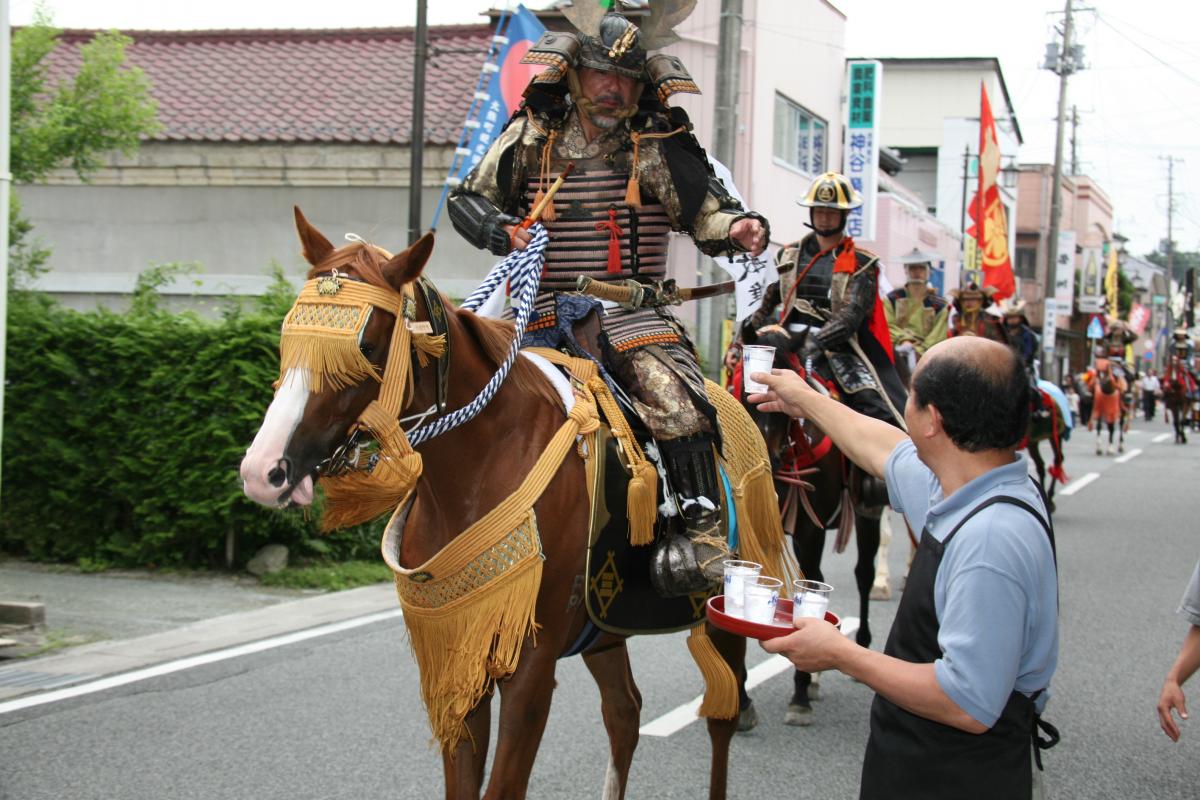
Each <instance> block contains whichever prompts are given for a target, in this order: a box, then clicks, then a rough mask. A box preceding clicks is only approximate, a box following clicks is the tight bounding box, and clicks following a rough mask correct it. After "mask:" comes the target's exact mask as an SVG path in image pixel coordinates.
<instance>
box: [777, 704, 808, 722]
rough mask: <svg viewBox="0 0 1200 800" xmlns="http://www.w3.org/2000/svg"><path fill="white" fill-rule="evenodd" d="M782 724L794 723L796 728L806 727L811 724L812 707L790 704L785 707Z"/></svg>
mask: <svg viewBox="0 0 1200 800" xmlns="http://www.w3.org/2000/svg"><path fill="white" fill-rule="evenodd" d="M783 724H784V725H794V726H796V727H798V728H807V727H808V726H809V725H812V724H813V720H812V707H811V706H798V705H794V704H793V705H790V706H788V708H787V713H786V714H784V715H783Z"/></svg>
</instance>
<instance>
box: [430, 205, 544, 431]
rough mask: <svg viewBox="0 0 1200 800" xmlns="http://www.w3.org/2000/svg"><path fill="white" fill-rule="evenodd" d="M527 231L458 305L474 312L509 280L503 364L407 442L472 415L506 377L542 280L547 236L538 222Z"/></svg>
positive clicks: (490, 397) (461, 421)
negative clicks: (510, 310)
mask: <svg viewBox="0 0 1200 800" xmlns="http://www.w3.org/2000/svg"><path fill="white" fill-rule="evenodd" d="M529 232H530V233H531V234H532V235H533V240H532V241H531V242H530V243H529V244H528V246H526V248H525V249H524V250H514V251H513V252H511V253H509V254H508V257H507V258H505V259H504V260H503V261H501V262H500V263H499V264H497V265H496V266H494V267H492V271H491V272H489V273H488V275H487V277H486V278H484V279H483V283H481V284H480V285H479V288H477V289H476V290H475V291H473V292H471V296H470V297H468V298H467V299H466V301H465V302H464V303H463V304H462V308H465V309H467V310H468V311H475V310H476V309H477V308H479V306H480V305H481V304H482V303H483V302H484V301H485V300H487V298H488V297H490V296H491V294H492V292H493V291H494V290H495V289H496V287H497V286H499V285H500V283H501V282H502V281H504V280H508V281H509V288H510V291H511V294H512V297H513V299H514V300H515V301H516V316H517V318H516V332H515V334H514V336H513V340H512V344H510V345H509V347H508V354H507V355H505V357H504V363H503V364H501V365H500V369H498V370H496V374H495V375H493V376H492V378H491V380H489V381H488V382H487V384H486V385H485V386H484V387H483V389H481V390H480V392H479V394H478V395H477V396H476V397H475V399H474V400H472V401H471V402H470V403H468V404H467V405H465V406H463V407H462V408H460V409H457V410H455V411H453V412H451V413H449V414H447V415H446V416H444V417H442V418H441V419H438V420H435V421H434V422H432V423H430V424H429V425H421V426H419V427H417V428H415V429H413V430H411V431H409V432H408V441H409V443H410V444H411V445H412V446H413V447H416V446H417V445H419V444H421V442H424V441H428V440H429V439H432V438H433V437H434V436H440V435H441V434H443V433H445V432H446V431H448V430H451V429H453V428H457V427H458V426H459V425H462V424H463V423H464V422H467V421H469V420H471V419H472V418H474V417H475V415H476V414H478V413H479V412H480V411H482V410H483V409H484V407H485V406H486V405H487V404H488V403H490V402H491V401H492V398H493V397H495V395H496V392H498V391H499V390H500V385H501V384H502V383H504V379H505V378H507V377H508V373H509V370H511V369H512V365H513V364H514V363H516V360H517V353H518V352H519V351H520V349H521V341H522V340H523V339H524V338H525V327H526V326H527V325H528V324H529V317H530V315H531V314H532V313H533V303H534V299H535V298H536V297H537V290H538V284H539V283H541V280H542V264H543V262H544V260H545V259H544V258H543V256H542V254H543V252H544V251H545V249H546V242H547V241H548V240H549V238H550V237H549V234H547V233H546V229H545V227H543V226H542V224H541V223H537V224H535V225H533V226H532V227H531V228H530V229H529Z"/></svg>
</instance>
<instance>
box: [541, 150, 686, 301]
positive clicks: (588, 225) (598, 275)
mask: <svg viewBox="0 0 1200 800" xmlns="http://www.w3.org/2000/svg"><path fill="white" fill-rule="evenodd" d="M623 155H624V154H616V156H617V157H618V158H619V157H620V156H623ZM615 160H616V159H614V161H615ZM556 161H557V159H556ZM551 174H552V175H557V174H558V171H557V170H555V171H553V172H552V173H551ZM628 180H629V173H628V171H627V170H620V169H615V168H614V167H612V166H610V165H609V164H608V163H607V161H606V159H604V158H603V157H601V158H591V159H587V160H585V161H584V162H582V163H579V162H577V163H576V166H575V171H573V172H572V173H571V175H570V176H568V178H567V180H566V181H565V182H564V183H563V185H562V188H561V189H559V190H558V193H557V194H556V195H555V196H554V208H555V214H556V215H557V219H556V220H555V221H554V222H546V223H545V224H546V230H547V232H548V233H549V235H550V242H549V244H548V245H547V247H546V273H545V277H543V278H542V283H541V291H542V292H548V291H574V290H575V286H576V280H577V279H578V276H580V275H587V276H588V277H590V278H593V279H595V280H598V281H617V280H625V279H628V278H635V277H636V278H637V279H638V280H641V281H643V282H650V281H655V280H661V279H662V278H663V277H665V275H666V265H667V245H668V234H669V233H670V231H671V225H670V220H669V219H668V217H667V213H666V210H665V209H664V208H663V206H662V204H661V203H659V202H658V201H657V200H655V199H654V198H651V197H648V196H647V195H646V192H645V191H643V192H642V207H641V208H636V209H635V208H630V207H629V206H627V205H625V189H626V185H627V183H628ZM537 189H538V181H537V180H536V178H535V179H533V180H530V181H529V182H528V183H527V184H526V187H525V191H526V202H527V203H528V204H529V206H530V207H532V205H533V198H534V195H535V194H536V192H537ZM610 211H612V212H614V213H613V214H612V215H611V216H610V213H609V212H610ZM610 222H611V223H615V224H616V231H615V233H616V237H617V247H618V252H619V254H620V271H619V272H609V271H608V253H609V242H610V239H611V238H612V236H613V233H614V231H613V229H612V227H611V225H610Z"/></svg>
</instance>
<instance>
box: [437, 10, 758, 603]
mask: <svg viewBox="0 0 1200 800" xmlns="http://www.w3.org/2000/svg"><path fill="white" fill-rule="evenodd" d="M682 5H686V3H684V4H682ZM673 9H674V10H673ZM681 10H682V6H680V4H678V3H675V4H674V5H673V4H672V3H670V2H666V3H657V4H654V5H652V7H651V9H650V14H649V16H648V17H647V18H646V21H645V23H644V24H643V25H642V27H641V29H640V30H639V28H638V27H635V26H634V25H633V24H632V23H630V21H629V20H627V19H626V18H625V17H623V16H621V15H620V14H618V13H616V12H608V13H605V11H604V9H603V8H602V7H601V6H600V4H597V3H575V4H573V5H571V6H568V7H565V8H564V9H563V13H564V14H565V15H566V16H567V18H568V19H569V20H570V21H571V23H572V24H573V25H574V26H575V27H576V28H578V29H579V31H580V33H579V34H575V33H569V32H562V31H552V32H547V33H546V34H544V35H543V36H542V38H541V39H540V40H539V41H538V42H537V44H535V45H534V46H533V48H531V49H530V51H529V53H528V54H527V55H526V56H525V58H524V59H523V61H524V62H526V63H537V64H544V65H546V67H547V68H546V69H545V70H543V71H542V72H541V73H539V74H538V75H537V76H536V77H535V78H534V79H533V81H532V82H531V83H530V85H529V87H528V88H526V90H525V93H524V101H523V102H522V104H521V107H520V108H519V109H518V110H517V111H516V113H514V114H513V117H512V119H510V120H509V122H508V125H507V126H506V128H505V129H504V131H503V132H502V133H501V134H500V135H499V137H498V138H497V139H496V141H495V142H494V143H493V145H492V147H491V148H490V149H489V150H488V152H487V154H486V155H485V156H484V158H483V160H482V161H480V163H479V164H478V165H477V166H476V167H475V169H474V170H472V172H471V173H470V174H469V175H468V176H467V178H466V180H465V181H464V182H463V183H462V185H461V186H460V187H458V188H457V189H455V191H454V192H453V193H452V194H451V196H450V200H449V214H450V219H451V221H452V222H453V224H454V227H455V229H456V230H457V231H458V232H459V233H460V234H462V235H463V237H465V238H466V239H467V240H468V241H469V242H471V243H472V244H474V245H475V246H476V247H480V248H487V249H488V250H490V251H491V252H493V253H495V254H497V255H505V254H507V253H509V252H510V251H511V250H512V249H513V248H517V249H522V248H524V247H525V246H526V244H527V243H528V241H529V239H530V237H529V234H528V231H526V230H524V229H523V228H521V227H520V226H518V225H517V223H518V221H519V219H520V218H521V217H523V216H525V215H527V214H528V213H529V211H530V209H531V208H532V207H533V206H534V205H535V204H536V203H537V202H538V201H539V200H541V198H542V197H543V196H544V194H543V193H544V192H545V190H546V189H547V188H548V186H549V184H550V182H552V181H553V180H554V179H555V178H556V177H557V176H559V175H560V174H561V173H562V172H563V171H564V169H565V167H566V166H567V164H568V163H573V164H574V168H573V170H572V171H571V173H570V175H569V176H568V177H567V178H566V179H565V181H564V183H563V184H562V187H561V189H559V191H558V194H557V195H555V197H554V199H553V203H552V205H550V206H548V207H547V209H546V213H545V214H544V215H543V217H542V220H543V222H544V223H545V225H546V229H547V231H548V233H549V244H548V245H547V247H546V251H545V273H544V274H543V277H542V281H541V285H540V288H539V295H538V299H537V305H536V317H535V318H534V319H533V320H532V321H531V323H530V326H529V334H527V338H526V341H527V342H530V343H531V344H534V345H544V346H549V347H555V348H560V347H567V348H568V349H571V348H572V346H573V343H572V342H571V341H569V340H568V341H564V339H563V337H568V339H569V334H570V331H571V330H572V324H573V323H574V322H575V321H576V320H579V319H581V318H583V317H585V316H586V315H587V314H589V313H590V312H592V311H593V310H594V309H595V308H596V307H597V306H598V305H599V304H598V302H597V301H594V300H592V299H590V298H582V297H579V296H577V295H573V294H571V293H572V292H573V291H574V289H575V287H576V281H577V278H578V277H579V276H580V275H587V276H589V277H591V278H593V279H595V280H599V281H622V282H623V281H626V280H630V279H636V280H638V281H641V282H643V283H651V282H653V281H655V280H661V279H663V278H664V277H665V275H666V260H667V246H668V236H669V234H670V231H672V230H675V231H682V232H686V233H688V234H689V235H690V236H691V237H692V239H693V240H694V241H695V242H696V245H697V246H698V247H699V248H700V250H702V251H703V252H705V253H708V254H710V255H717V254H727V255H731V254H734V253H738V252H746V251H752V252H754V253H759V252H761V251H762V250H763V249H764V247H765V246H766V242H767V240H768V236H769V230H768V229H767V226H766V220H764V219H763V218H762V217H760V216H759V215H757V214H754V213H752V212H748V211H746V210H745V209H743V208H742V206H741V204H740V203H738V202H737V200H735V199H734V198H733V197H732V196H730V194H729V192H728V191H727V190H726V188H725V187H724V185H723V184H722V183H721V182H720V181H719V180H718V179H717V178H716V177H714V175H713V171H712V168H711V166H710V165H709V162H708V159H707V157H706V155H705V153H704V151H703V149H702V148H701V147H700V145H699V143H698V142H697V141H696V139H695V138H694V137H693V135H692V133H691V123H690V122H689V121H688V119H687V116H686V114H685V113H684V112H683V110H682V109H679V108H672V107H669V106H668V105H666V101H667V99H668V98H669V97H670V96H671V95H672V94H675V93H678V92H698V91H699V89H697V88H696V85H695V83H693V82H692V79H691V78H690V76H689V75H688V74H687V72H686V71H685V70H684V68H683V65H682V64H681V63H680V62H679V60H678V59H677V58H675V57H673V56H668V55H665V54H655V55H650V56H648V55H647V52H646V51H647V50H649V49H653V48H655V47H662V46H664V45H666V44H669V43H671V41H674V40H677V39H678V37H677V36H676V35H675V34H674V33H673V32H672V31H671V30H670V24H673V22H672V21H674V22H678V19H676V18H679V19H682V16H680V12H681ZM683 16H686V14H683ZM600 326H601V329H602V333H601V334H600V335H599V337H598V338H599V341H598V347H599V350H600V352H599V353H594V355H598V356H599V358H600V361H601V363H602V364H603V366H604V367H605V369H606V370H607V372H608V374H609V375H610V376H611V377H613V378H615V379H616V381H617V382H618V383H620V385H621V386H622V388H624V389H625V391H626V392H627V393H628V395H629V396H630V397H631V399H632V403H633V405H634V407H635V410H636V411H637V413H638V415H639V416H640V417H641V419H642V420H643V422H645V424H646V426H647V428H649V430H650V433H651V434H652V435H653V437H654V439H655V441H656V443H657V450H658V453H659V455H660V459H659V460H660V462H661V463H662V465H663V466H664V468H665V470H666V472H667V475H668V478H669V485H670V487H671V489H672V490H673V492H674V495H675V498H676V501H677V506H678V509H679V513H680V515H681V516H682V517H683V521H684V527H685V528H686V534H687V539H683V538H682V537H665V538H663V539H660V541H658V542H656V544H655V548H656V549H655V552H654V556H653V562H654V565H655V569H654V572H653V574H652V579H653V580H654V585H655V588H656V589H657V590H658V591H659V592H660V593H661V594H663V595H666V596H675V595H683V594H688V593H690V592H693V591H698V590H702V589H706V588H708V587H709V586H711V585H713V584H715V583H716V582H718V581H720V580H721V577H722V573H723V566H722V563H721V562H722V560H723V559H724V558H725V557H727V553H728V549H727V548H726V547H725V544H724V541H723V540H722V539H719V538H718V535H719V530H720V528H719V520H720V515H719V514H720V507H721V498H722V496H723V491H722V488H721V485H720V481H719V479H718V477H717V473H716V468H715V464H714V461H713V453H714V445H716V444H717V443H718V442H719V438H718V437H719V430H718V427H717V420H716V412H715V409H714V408H713V406H712V405H711V404H710V403H709V401H708V397H707V394H706V391H705V387H704V379H703V375H702V374H701V372H700V369H699V366H698V364H697V359H696V354H695V349H694V347H693V345H692V342H691V340H690V339H689V337H688V335H687V333H686V331H685V330H684V328H683V326H682V325H681V324H680V323H679V321H678V320H676V319H675V317H674V315H673V314H672V313H671V312H670V310H669V309H667V308H639V309H633V310H630V309H626V308H622V307H619V306H612V307H609V308H605V309H603V313H602V315H601V317H600ZM650 452H651V455H652V457H653V448H651V449H650ZM688 540H690V544H689V541H688Z"/></svg>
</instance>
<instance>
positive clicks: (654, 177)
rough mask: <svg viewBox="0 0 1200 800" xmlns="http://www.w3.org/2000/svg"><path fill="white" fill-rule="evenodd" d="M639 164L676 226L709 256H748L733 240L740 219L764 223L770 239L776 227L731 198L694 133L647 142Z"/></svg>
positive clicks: (645, 180) (641, 175)
mask: <svg viewBox="0 0 1200 800" xmlns="http://www.w3.org/2000/svg"><path fill="white" fill-rule="evenodd" d="M672 111H677V109H672ZM676 121H678V120H676ZM684 121H685V122H686V118H684ZM672 124H674V122H673V123H672ZM638 165H639V180H640V181H641V183H642V185H643V186H644V187H645V188H647V189H648V190H649V191H650V192H651V193H652V194H653V195H654V196H655V197H657V198H658V199H659V200H660V201H661V202H662V204H663V207H664V208H665V209H666V212H667V216H668V218H669V219H670V220H671V227H672V228H673V229H674V230H676V231H681V232H683V233H687V234H688V235H689V236H691V237H692V240H693V241H694V242H695V243H696V247H697V248H698V249H699V250H700V252H702V253H704V254H705V255H709V256H721V255H734V254H735V253H742V252H745V248H743V247H742V246H741V245H739V244H738V243H737V242H735V241H733V240H732V239H730V238H729V229H730V228H731V227H733V224H734V223H735V222H737V221H738V220H740V219H747V218H748V219H756V220H758V221H759V222H760V223H762V226H763V228H764V229H765V230H766V234H767V240H768V241H769V240H770V237H771V226H770V223H769V222H767V220H766V219H765V218H764V217H763V216H762V215H760V214H757V213H755V212H753V211H746V210H745V208H743V207H742V204H741V203H740V202H738V200H737V198H735V197H734V196H733V195H731V194H730V193H729V190H728V189H726V188H725V184H723V183H722V182H721V181H720V180H719V179H718V178H717V177H716V176H715V175H714V174H713V172H712V167H711V166H710V165H709V163H708V157H707V156H706V155H705V154H704V150H703V149H702V148H701V147H700V145H699V144H698V143H697V142H696V139H695V137H694V136H692V134H691V133H690V132H687V131H685V132H682V133H680V134H678V135H675V136H671V137H670V138H666V139H659V140H655V141H653V142H650V141H648V140H644V141H643V143H642V146H641V155H640V157H639V159H638Z"/></svg>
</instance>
